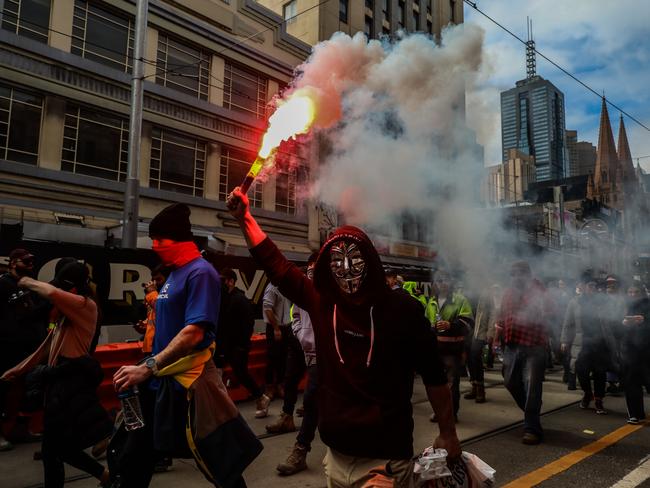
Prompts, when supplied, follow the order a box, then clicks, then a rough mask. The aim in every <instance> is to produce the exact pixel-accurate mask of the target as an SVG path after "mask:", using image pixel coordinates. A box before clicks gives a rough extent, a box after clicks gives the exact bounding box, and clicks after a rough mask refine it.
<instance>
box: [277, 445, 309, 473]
mask: <svg viewBox="0 0 650 488" xmlns="http://www.w3.org/2000/svg"><path fill="white" fill-rule="evenodd" d="M308 452H309V449H308V448H307V447H305V446H303V445H301V444H299V443H297V442H296V445H295V446H293V450H292V451H291V454H289V457H288V458H287V460H286V461H285V462H283V463H280V464H278V465H277V467H276V468H275V469H277V470H278V472H279V473H280V474H281V475H284V476H290V475H292V474H296V473H298V472H300V471H304V470H305V469H307V453H308Z"/></svg>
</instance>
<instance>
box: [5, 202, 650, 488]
mask: <svg viewBox="0 0 650 488" xmlns="http://www.w3.org/2000/svg"><path fill="white" fill-rule="evenodd" d="M228 207H229V209H230V211H231V214H232V216H233V217H234V218H235V219H236V220H237V222H238V223H239V225H240V228H241V230H242V233H243V235H244V237H245V238H246V242H247V244H248V247H249V250H250V253H251V255H252V256H253V258H254V259H255V261H256V262H257V263H258V265H259V266H261V267H262V268H263V269H264V270H265V272H266V274H267V276H268V277H269V279H270V283H269V285H268V286H267V288H266V290H265V292H264V298H263V319H264V322H265V323H266V345H267V354H268V358H267V364H266V367H267V370H266V375H265V384H263V385H260V384H258V383H257V382H256V380H255V379H254V378H253V375H252V374H251V373H250V371H249V369H248V358H249V353H250V350H251V336H252V334H253V330H254V324H255V313H254V309H253V306H252V304H251V302H250V301H249V300H248V298H246V295H245V294H244V292H243V291H242V290H240V289H239V288H238V287H237V282H238V279H239V277H238V275H237V273H236V272H235V271H233V270H232V269H230V268H223V269H220V270H216V269H215V268H214V267H213V266H212V265H211V264H210V263H209V262H208V261H206V260H205V259H203V258H202V256H201V253H200V251H199V249H198V247H197V246H196V244H195V243H194V241H193V238H194V236H193V235H192V232H191V223H190V211H189V208H188V207H187V206H185V205H183V204H175V205H172V206H170V207H167V208H165V209H164V210H163V211H161V212H160V213H159V214H158V215H157V216H156V217H155V218H154V219H153V220H152V221H151V223H150V227H149V234H150V237H151V239H152V242H153V250H154V252H155V253H156V254H157V255H158V256H159V258H160V261H161V264H160V265H159V266H158V267H156V268H154V269H153V270H152V275H151V281H149V282H147V283H145V284H144V285H143V286H144V288H145V290H144V291H145V305H146V317H145V318H144V319H143V320H141V321H140V322H139V323H138V324H136V326H135V328H136V330H137V331H138V332H139V333H140V334H141V335H142V353H143V359H142V361H140V362H139V363H138V364H136V365H124V366H122V367H121V368H120V369H119V370H118V371H117V372H116V373H115V375H114V377H113V383H114V386H115V389H116V391H117V392H120V393H121V394H123V393H124V392H129V391H134V392H136V396H137V398H138V400H139V404H140V407H141V415H142V420H143V426H141V428H137V429H127V427H126V426H125V423H124V422H119V419H118V421H117V422H116V423H115V424H113V422H112V420H111V419H109V416H108V414H107V413H106V412H105V411H104V410H103V408H102V407H101V405H100V403H99V399H98V396H97V387H98V385H99V383H100V382H101V380H102V372H101V368H100V366H99V363H98V362H97V361H96V360H95V359H94V358H93V352H94V346H95V345H96V342H97V337H98V331H99V328H98V323H99V316H100V311H99V307H98V305H97V300H96V298H95V296H94V292H93V284H92V281H91V277H90V276H89V271H88V268H87V267H86V265H85V264H83V263H80V262H77V260H76V259H74V258H64V259H62V260H60V261H59V264H58V265H57V269H56V272H55V278H54V280H53V281H52V282H50V283H45V282H41V281H37V280H35V279H33V278H32V277H31V275H32V274H33V263H34V256H32V255H31V254H30V253H29V252H28V251H26V250H24V249H16V250H14V251H13V252H12V253H11V254H10V256H9V267H8V272H7V273H5V274H3V275H2V276H0V361H1V363H0V373H3V374H2V377H1V379H2V380H4V381H1V382H0V410H1V411H3V412H4V411H5V410H6V409H7V396H8V392H9V389H10V382H11V381H13V380H17V379H21V378H22V379H23V380H24V383H25V385H36V386H34V387H33V388H31V390H33V391H31V390H30V389H29V388H27V389H26V391H28V393H29V394H25V395H23V397H22V398H21V399H20V405H19V410H20V412H21V413H20V414H19V415H18V417H17V418H16V419H15V421H14V422H12V423H13V425H14V427H13V429H12V431H10V432H7V430H8V429H5V428H3V429H0V451H2V450H10V449H12V447H13V446H12V442H21V441H33V440H36V439H39V438H40V437H39V435H38V434H32V433H31V432H29V420H30V413H29V412H32V411H34V410H37V409H39V408H41V409H43V408H44V430H43V433H42V447H41V451H40V456H41V458H42V461H43V468H44V478H45V486H46V487H47V488H51V487H60V486H63V483H64V479H65V476H64V463H67V464H70V465H72V466H74V467H77V468H79V469H81V470H83V471H85V472H87V473H89V474H91V475H92V476H94V477H96V478H97V479H98V480H99V481H100V484H101V486H112V483H117V484H116V485H115V486H120V487H123V488H125V487H126V488H128V487H146V486H149V483H150V481H151V477H152V474H153V472H154V470H155V469H156V468H157V467H159V466H163V467H165V466H168V465H169V464H170V463H171V459H172V458H173V457H181V458H193V459H194V460H195V462H196V464H197V467H198V468H199V469H200V470H201V472H202V473H203V474H204V475H205V477H206V479H208V480H209V481H210V482H212V483H214V484H215V486H223V487H228V488H230V487H232V488H242V487H245V486H246V484H245V482H244V478H243V476H242V474H243V472H244V470H245V469H246V467H247V466H248V465H249V464H250V463H252V462H254V460H255V458H256V457H257V456H258V455H259V453H260V452H261V450H262V445H261V443H260V442H259V440H258V439H257V437H256V436H255V435H254V434H253V432H252V431H251V429H250V428H249V426H248V425H247V423H246V421H245V420H244V419H243V417H242V416H241V414H240V413H239V410H238V408H237V406H236V405H235V404H234V403H233V402H232V400H231V399H230V397H229V395H228V391H227V386H228V385H227V384H224V381H223V370H224V368H225V367H226V366H228V365H229V366H230V367H231V369H232V374H233V377H234V379H235V380H236V381H237V382H238V383H239V384H241V385H242V386H243V387H245V388H246V389H247V390H248V392H249V393H250V397H251V399H252V400H254V401H255V417H256V418H264V417H267V416H268V414H269V405H270V403H271V401H272V400H273V399H274V398H281V399H282V401H283V403H282V410H281V412H280V415H279V416H278V417H277V419H275V420H273V421H272V422H271V423H269V424H268V425H266V430H267V432H268V433H271V434H277V433H287V432H293V431H295V430H297V429H296V421H295V418H294V416H295V415H299V416H302V423H301V425H300V428H299V432H298V434H297V437H296V440H295V444H294V446H293V449H292V451H291V453H290V455H289V456H288V457H287V458H286V459H285V460H284V461H281V462H280V463H279V464H278V465H277V471H278V473H279V474H282V475H293V474H295V473H298V472H300V471H302V470H304V469H306V468H307V455H308V453H309V451H310V450H311V444H312V442H313V440H314V438H315V435H316V431H317V430H318V431H319V434H320V438H321V440H322V441H323V442H324V444H325V445H326V446H327V454H326V457H325V460H324V468H325V475H326V477H327V480H328V487H348V486H349V487H357V486H375V485H377V486H379V485H381V482H382V480H384V481H389V482H392V483H393V485H391V486H396V487H409V486H411V485H410V483H411V482H412V461H411V459H412V457H413V454H414V452H413V427H414V422H413V409H412V406H411V396H412V393H413V388H414V381H415V378H416V374H417V375H419V378H420V379H421V381H422V383H423V384H424V386H425V390H426V393H427V397H428V400H429V402H430V404H431V408H432V410H433V414H432V415H431V421H432V422H435V423H437V426H438V428H437V433H438V435H437V437H435V438H434V437H433V432H432V439H431V442H432V444H433V445H434V446H436V447H441V448H445V449H446V450H447V452H448V454H449V459H450V460H452V461H453V460H454V459H456V458H458V456H459V455H460V444H459V441H458V437H457V435H456V431H455V424H456V422H458V421H459V414H460V410H461V406H462V401H461V392H460V381H461V377H462V376H464V375H468V376H469V380H470V384H471V390H470V391H469V392H467V393H466V394H465V395H464V398H465V399H467V400H473V401H475V402H476V403H479V404H482V403H485V402H486V401H488V398H487V395H486V384H485V370H486V368H491V367H493V365H494V357H495V355H496V352H497V351H498V352H499V353H501V354H502V365H501V368H502V374H503V379H504V385H505V387H506V389H507V390H508V392H509V393H510V395H511V396H512V398H513V400H514V402H515V403H516V405H517V406H518V407H519V408H520V409H521V410H522V413H523V425H524V433H523V437H522V442H523V443H524V444H538V443H540V442H542V441H543V437H544V431H543V428H542V425H541V421H540V412H541V405H542V398H543V384H544V380H545V374H546V372H547V369H548V368H549V367H552V366H553V365H557V366H559V367H560V368H562V369H563V373H564V374H563V380H564V382H565V383H567V387H568V389H576V388H577V387H578V386H579V387H580V388H581V389H582V392H583V396H582V400H581V401H580V405H579V406H580V408H582V409H589V408H591V405H592V402H593V406H594V411H595V413H596V414H599V415H603V414H606V413H607V409H606V407H605V400H604V399H605V396H606V394H607V393H617V392H619V391H622V392H624V395H625V401H626V405H627V411H628V420H627V421H628V422H629V423H631V424H638V423H640V422H641V421H642V420H643V419H645V411H644V405H643V392H644V389H648V388H650V360H649V359H648V355H647V350H648V348H649V347H650V299H649V298H648V293H647V291H646V289H645V287H644V286H643V285H642V284H641V283H640V282H636V281H631V282H630V283H629V284H628V287H627V288H624V286H623V283H622V282H621V280H620V279H619V278H618V277H617V276H614V275H608V276H606V278H605V279H601V277H599V276H596V275H594V274H593V273H590V272H585V273H584V274H583V275H582V276H580V277H578V278H577V279H576V285H575V289H571V291H569V290H570V288H569V286H568V283H570V282H569V281H568V280H564V279H560V280H551V281H548V282H547V283H546V284H543V283H542V282H541V281H540V280H539V279H537V278H536V277H535V276H534V274H533V272H532V270H531V267H530V265H529V264H528V263H527V262H525V261H517V262H515V263H511V265H508V266H510V267H509V270H510V276H509V279H507V280H503V281H501V282H497V281H496V280H495V281H494V282H491V283H487V284H486V285H485V286H484V287H483V288H482V289H479V290H477V291H476V293H475V296H471V297H470V296H465V294H464V293H463V287H462V286H461V280H460V277H459V276H457V275H455V274H454V273H452V272H451V270H448V269H439V270H438V271H437V272H436V273H435V275H434V280H433V284H432V285H433V286H432V289H431V290H430V291H429V293H428V294H424V293H423V290H421V289H420V288H419V286H418V284H417V283H416V282H410V281H405V280H404V279H403V278H402V277H401V276H400V275H399V274H398V272H397V271H396V270H395V269H393V268H389V269H385V268H384V267H383V266H382V263H381V260H380V258H379V255H378V253H377V251H376V249H375V248H374V247H373V245H372V243H371V241H370V239H369V238H368V236H367V235H366V234H365V233H364V232H363V231H361V230H360V229H358V228H355V227H351V226H345V227H342V228H340V229H338V230H337V231H335V232H334V233H333V234H332V235H331V236H330V238H329V239H328V240H327V242H326V243H325V244H324V245H323V247H322V248H321V249H320V251H319V252H315V253H313V254H312V255H311V256H310V257H309V259H308V261H307V265H306V267H304V268H299V267H298V266H296V265H295V264H293V263H291V262H289V261H288V260H287V259H286V258H285V257H284V256H283V255H282V253H281V252H280V251H279V249H278V248H277V247H276V246H275V244H274V243H273V241H272V240H271V239H270V238H269V237H268V236H267V235H266V234H265V233H264V232H263V231H262V229H261V228H260V227H259V225H258V224H257V222H256V221H255V219H254V218H253V217H252V215H251V213H250V212H249V208H248V199H247V197H246V196H245V195H244V194H242V193H241V192H239V191H238V190H235V192H233V193H232V194H231V195H230V197H229V200H228ZM574 290H575V291H574ZM427 295H428V296H427ZM305 377H306V382H305V389H304V395H303V400H302V405H301V406H298V405H297V403H298V388H299V384H300V383H301V381H302V380H303V378H305ZM608 382H609V386H608ZM463 421H465V419H463ZM467 421H468V422H471V419H467ZM3 434H4V435H6V436H7V438H5V436H4V435H3ZM109 436H110V439H111V440H110V449H109V451H110V453H112V454H111V455H109V458H108V467H104V466H103V465H102V464H100V463H99V462H98V461H97V460H96V459H94V458H93V457H92V456H90V455H88V454H86V452H85V451H84V449H86V448H88V447H91V446H95V447H96V448H97V446H98V445H101V444H102V442H105V443H107V442H108V441H107V440H106V439H107V438H109ZM234 445H237V446H238V448H237V449H232V446H234ZM105 448H106V446H105V445H104V448H103V449H102V450H104V449H105ZM109 468H110V470H109ZM373 483H375V484H373Z"/></svg>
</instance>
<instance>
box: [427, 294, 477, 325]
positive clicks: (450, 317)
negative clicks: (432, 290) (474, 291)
mask: <svg viewBox="0 0 650 488" xmlns="http://www.w3.org/2000/svg"><path fill="white" fill-rule="evenodd" d="M438 314H440V320H447V321H448V322H453V321H454V320H456V319H457V318H459V317H467V318H469V319H473V318H474V316H473V313H472V306H471V305H470V304H469V300H467V298H465V296H463V295H462V294H460V293H454V294H453V295H452V299H451V301H450V300H449V299H448V300H447V301H446V302H445V304H444V305H443V307H442V310H440V307H439V306H438V298H437V297H435V296H432V297H431V298H429V301H428V302H427V305H426V310H425V312H424V315H425V316H426V317H427V318H428V319H429V322H431V325H435V323H436V316H437V315H438Z"/></svg>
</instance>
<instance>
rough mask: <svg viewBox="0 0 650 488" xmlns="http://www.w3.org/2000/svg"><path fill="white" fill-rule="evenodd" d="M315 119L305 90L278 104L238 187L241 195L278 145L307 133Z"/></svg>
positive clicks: (314, 104) (313, 105)
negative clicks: (257, 150)
mask: <svg viewBox="0 0 650 488" xmlns="http://www.w3.org/2000/svg"><path fill="white" fill-rule="evenodd" d="M315 118H316V103H315V102H314V99H313V97H311V96H310V95H309V92H308V91H307V90H297V91H295V92H293V93H292V94H291V95H290V96H289V98H288V99H286V100H282V101H280V102H278V106H277V109H276V110H275V112H273V115H271V117H270V118H269V127H268V129H267V130H266V133H265V134H264V136H263V137H262V147H261V148H260V151H259V153H258V155H257V158H256V159H255V161H254V162H253V164H252V165H251V167H250V169H249V170H248V174H247V175H246V177H245V178H244V181H243V182H242V184H241V185H240V187H239V188H240V190H241V192H242V193H246V192H247V191H248V189H249V188H250V186H251V184H252V183H253V181H254V180H255V178H256V177H257V176H258V175H259V174H260V171H262V168H263V167H264V163H265V161H266V160H267V159H268V158H269V157H271V156H272V155H273V153H274V151H275V150H276V149H277V148H278V146H279V145H280V143H282V142H283V141H287V140H289V139H292V138H294V137H296V136H298V135H301V134H306V133H307V132H309V129H310V128H311V127H312V125H313V123H314V119H315Z"/></svg>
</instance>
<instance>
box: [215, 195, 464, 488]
mask: <svg viewBox="0 0 650 488" xmlns="http://www.w3.org/2000/svg"><path fill="white" fill-rule="evenodd" d="M227 203H228V208H229V210H230V213H231V215H232V216H233V217H234V218H235V219H236V220H237V222H238V223H239V225H240V228H241V230H242V232H243V234H244V236H245V238H246V241H247V243H248V247H249V250H250V252H251V254H252V255H253V257H254V258H255V259H256V261H257V262H258V263H259V264H260V265H261V266H262V267H263V268H264V269H265V271H266V272H267V274H268V276H269V277H270V279H271V282H272V283H274V284H275V285H277V286H278V288H279V289H280V291H281V292H282V293H283V294H284V295H285V296H286V297H287V298H289V299H290V300H291V301H292V302H294V303H295V304H296V305H297V306H299V307H300V308H302V309H304V310H305V311H306V312H308V313H309V316H310V317H311V319H312V322H313V328H314V334H315V339H316V344H317V346H316V355H317V361H318V363H319V364H322V365H323V366H324V367H323V368H321V369H320V370H319V390H320V391H319V399H318V408H319V412H320V418H319V430H320V435H321V439H322V440H323V442H324V443H325V444H326V445H327V447H328V450H327V455H326V458H325V471H326V475H327V480H328V481H327V482H328V487H330V488H342V487H361V486H364V485H366V484H367V483H372V480H373V479H378V478H386V477H388V478H390V479H392V480H393V482H394V486H395V487H399V488H402V487H411V486H412V483H413V475H412V473H413V466H412V462H411V458H412V457H413V411H412V406H411V396H412V393H413V381H414V373H416V372H417V373H419V374H420V375H421V377H422V380H423V382H424V384H425V385H426V390H427V396H428V398H429V401H430V402H431V406H432V407H433V409H434V411H435V412H436V414H437V417H438V421H439V429H440V435H439V436H438V437H437V439H435V442H434V445H435V446H436V447H441V448H444V449H446V450H447V452H448V453H449V458H450V459H454V458H457V457H459V456H460V444H459V441H458V437H457V435H456V430H455V426H454V419H453V410H452V402H451V397H450V392H449V389H448V387H447V385H446V382H447V380H446V376H445V372H444V368H443V366H442V363H441V362H440V358H439V357H438V352H437V348H436V338H435V334H434V333H433V332H432V331H431V329H430V325H429V322H428V321H427V319H426V318H425V316H424V311H423V309H422V306H421V305H420V304H419V303H417V302H416V301H414V300H413V299H412V298H411V297H409V296H404V295H402V294H399V293H395V292H393V291H391V290H390V289H389V288H388V286H387V285H386V282H385V277H384V271H383V268H382V266H381V261H380V258H379V255H378V254H377V251H376V249H375V248H374V247H373V245H372V243H371V241H370V239H369V238H368V236H367V235H366V234H365V233H364V232H363V231H361V230H360V229H358V228H356V227H352V226H345V227H341V228H340V229H338V230H337V231H335V232H334V234H333V235H332V236H331V237H330V239H329V240H328V241H327V242H326V243H325V244H324V245H323V247H322V248H321V250H320V254H319V257H318V259H317V261H316V265H315V268H314V279H313V281H312V280H310V279H309V278H307V276H305V274H304V273H303V272H302V271H300V269H299V268H298V267H297V266H295V265H293V264H292V263H290V262H289V261H288V260H287V259H286V258H285V257H284V256H283V255H282V254H281V252H280V251H279V249H278V248H277V247H276V246H275V244H274V243H273V242H272V241H271V240H270V239H269V238H268V237H267V236H266V234H265V233H264V231H262V229H261V228H260V227H259V225H258V224H257V222H256V221H255V219H254V218H253V216H252V215H251V213H250V211H249V201H248V197H246V195H245V194H244V193H242V192H241V191H240V190H239V188H236V189H235V190H234V191H233V192H232V193H231V194H230V195H229V197H228V202H227Z"/></svg>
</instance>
